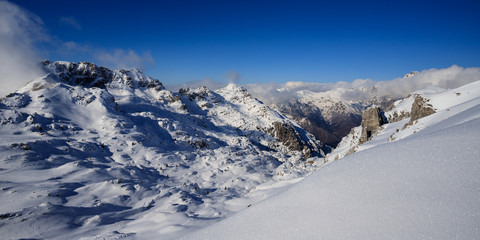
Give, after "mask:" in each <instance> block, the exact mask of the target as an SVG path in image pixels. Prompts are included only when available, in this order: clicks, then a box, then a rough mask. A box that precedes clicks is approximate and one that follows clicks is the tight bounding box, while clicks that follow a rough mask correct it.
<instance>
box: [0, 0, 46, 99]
mask: <svg viewBox="0 0 480 240" xmlns="http://www.w3.org/2000/svg"><path fill="white" fill-rule="evenodd" d="M48 40H49V36H48V34H46V31H45V29H44V27H43V22H42V20H41V19H40V18H39V17H38V16H37V15H35V14H33V13H30V12H29V11H27V10H25V9H22V8H20V7H19V6H17V5H15V4H13V3H10V2H7V1H0V52H1V54H0V84H1V86H2V88H1V89H0V96H4V95H6V94H8V93H10V92H13V91H15V90H16V89H18V88H20V87H22V86H23V85H25V84H26V83H27V82H28V81H30V80H33V79H34V78H36V77H38V76H40V74H41V70H40V68H39V66H38V63H39V61H40V57H39V55H38V49H37V48H36V47H35V43H36V42H41V41H48Z"/></svg>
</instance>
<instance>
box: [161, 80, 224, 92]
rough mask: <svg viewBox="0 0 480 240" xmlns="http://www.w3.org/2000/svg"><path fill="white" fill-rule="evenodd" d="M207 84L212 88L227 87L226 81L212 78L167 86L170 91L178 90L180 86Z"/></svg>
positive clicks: (193, 86) (206, 85)
mask: <svg viewBox="0 0 480 240" xmlns="http://www.w3.org/2000/svg"><path fill="white" fill-rule="evenodd" d="M201 86H205V87H207V88H208V89H210V90H217V89H219V88H222V87H225V83H222V82H217V81H215V80H213V79H211V78H205V79H202V80H198V81H188V82H185V83H181V84H169V85H166V86H165V87H166V88H167V89H169V90H170V91H178V90H179V89H180V88H198V87H201Z"/></svg>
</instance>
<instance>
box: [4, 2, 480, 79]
mask: <svg viewBox="0 0 480 240" xmlns="http://www.w3.org/2000/svg"><path fill="white" fill-rule="evenodd" d="M12 2H13V3H15V4H17V5H19V6H20V7H22V8H24V9H27V10H28V11H30V12H31V13H33V14H35V15H37V16H38V17H40V18H41V19H42V21H43V27H44V28H45V31H46V33H47V34H48V35H49V40H48V41H43V42H40V43H38V44H37V46H38V48H39V49H40V51H39V52H40V53H41V54H40V55H41V57H43V58H48V59H51V60H67V61H84V60H85V61H93V62H96V63H99V64H102V65H107V66H109V67H114V68H115V67H133V66H137V67H139V66H143V70H144V71H145V72H146V73H147V74H148V75H150V76H152V77H155V78H157V79H159V80H160V81H162V82H164V83H165V84H167V85H168V84H178V83H183V82H188V81H199V80H203V79H212V80H214V81H218V82H222V81H227V78H228V75H229V73H230V75H231V73H238V74H239V75H240V76H241V78H240V82H239V83H241V84H248V83H267V82H278V83H282V82H287V81H306V82H337V81H349V82H351V81H353V80H354V79H358V78H362V79H364V78H369V79H373V80H390V79H393V78H396V77H400V76H402V75H403V74H405V73H408V72H410V71H413V70H423V69H429V68H444V67H449V66H451V65H453V64H457V65H459V66H462V67H478V66H480V14H479V13H480V3H477V2H478V1H423V2H422V1H411V2H410V1H226V0H225V1H183V0H179V1H173V0H170V1H140V0H138V1H98V0H97V1H90V0H82V1H48V0H45V1H27V0H17V1H12Z"/></svg>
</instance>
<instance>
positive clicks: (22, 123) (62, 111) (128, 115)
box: [0, 62, 324, 239]
mask: <svg viewBox="0 0 480 240" xmlns="http://www.w3.org/2000/svg"><path fill="white" fill-rule="evenodd" d="M45 67H46V70H47V71H48V72H49V74H47V75H46V76H45V77H42V78H39V79H36V80H34V81H32V82H30V83H29V84H28V85H27V86H25V87H24V88H22V89H20V90H19V91H17V92H16V93H13V94H10V95H8V96H7V97H5V98H2V99H1V101H0V136H1V137H0V202H1V203H2V204H1V206H0V233H1V234H2V238H6V239H18V238H40V239H42V238H46V239H80V238H82V239H96V238H100V239H101V238H107V239H111V238H120V237H129V238H146V239H148V238H151V237H152V238H157V239H172V238H177V237H179V236H181V235H183V234H186V233H188V232H190V231H194V230H196V229H198V228H200V227H203V226H205V225H208V224H211V223H213V222H217V221H219V220H221V219H223V218H225V217H227V216H230V215H232V214H233V213H235V212H237V211H239V210H241V209H244V208H247V207H248V206H249V205H250V204H252V203H255V202H258V201H260V200H262V199H264V198H266V197H268V196H269V195H271V194H273V193H275V192H277V191H279V189H281V188H283V187H285V186H288V185H290V184H291V183H293V182H296V181H298V180H299V179H301V178H302V177H304V176H305V175H306V174H308V173H310V172H312V171H313V170H315V169H316V168H318V167H319V166H320V165H322V164H323V158H321V156H322V155H323V152H322V147H324V146H322V144H321V143H320V142H317V141H316V140H315V139H314V138H313V137H312V136H311V135H310V134H308V133H306V132H305V131H304V130H303V129H301V128H300V127H298V125H296V124H295V123H293V122H291V121H290V120H289V119H287V118H285V117H284V116H283V115H281V114H279V113H277V112H275V111H273V110H272V109H270V108H268V107H266V106H265V105H263V104H262V103H261V102H259V101H257V100H256V99H254V98H252V97H250V96H249V94H248V93H247V92H246V91H245V89H243V88H241V87H238V86H235V85H229V86H227V87H226V88H224V89H221V90H219V91H217V92H213V91H210V90H208V89H206V88H198V89H187V90H182V91H181V92H180V93H173V92H170V91H168V90H166V89H164V87H163V86H162V84H161V83H160V82H158V80H155V79H152V78H150V77H147V76H144V75H143V74H142V73H141V72H139V71H138V70H135V69H133V70H118V71H112V70H109V69H106V68H103V67H98V66H96V65H94V64H90V63H85V62H82V63H78V64H77V63H69V62H56V63H48V62H46V63H45ZM275 123H280V125H281V126H283V127H284V129H283V130H285V131H277V129H275V126H276V125H275ZM289 131H290V132H289ZM278 132H280V133H282V134H285V135H286V136H290V137H291V139H290V140H291V141H290V142H288V144H286V143H285V142H283V141H280V140H279V136H277V135H278ZM289 134H290V135H289ZM296 141H298V142H301V143H302V144H301V146H302V147H304V148H303V151H292V150H291V148H292V143H297V142H296ZM301 150H302V149H301ZM307 150H308V151H307ZM306 153H309V154H311V155H316V157H312V158H309V159H308V161H307V159H305V156H307V155H306Z"/></svg>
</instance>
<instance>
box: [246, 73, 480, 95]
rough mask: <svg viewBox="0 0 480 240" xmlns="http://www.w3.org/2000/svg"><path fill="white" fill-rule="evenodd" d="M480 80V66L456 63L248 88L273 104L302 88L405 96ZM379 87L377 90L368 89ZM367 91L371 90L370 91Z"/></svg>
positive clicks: (253, 85) (302, 89)
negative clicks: (384, 77) (395, 74)
mask: <svg viewBox="0 0 480 240" xmlns="http://www.w3.org/2000/svg"><path fill="white" fill-rule="evenodd" d="M478 80H480V68H478V67H476V68H462V67H459V66H457V65H453V66H451V67H449V68H443V69H434V68H433V69H428V70H423V71H421V72H420V73H418V74H417V75H414V76H412V77H409V78H395V79H393V80H390V81H374V80H371V79H357V80H354V81H353V82H351V83H349V82H337V83H311V82H287V83H284V84H275V83H270V84H248V85H247V86H246V87H247V88H248V90H249V91H250V92H251V93H252V94H253V95H254V96H256V97H257V98H258V99H260V100H262V101H264V102H266V103H268V104H271V103H281V102H286V101H295V100H296V99H298V92H299V91H311V92H326V91H330V90H334V89H338V88H347V89H350V91H346V92H345V93H344V95H343V96H342V97H343V98H344V99H359V100H360V99H364V100H367V99H372V98H373V97H385V96H387V97H392V98H402V97H405V96H407V95H408V94H409V93H411V92H413V91H416V90H420V89H424V88H427V87H431V86H437V87H442V88H457V87H460V86H462V85H465V84H467V83H470V82H474V81H478ZM374 88H375V89H376V91H375V92H373V93H372V92H371V91H364V90H365V89H374ZM366 92H367V93H366Z"/></svg>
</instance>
